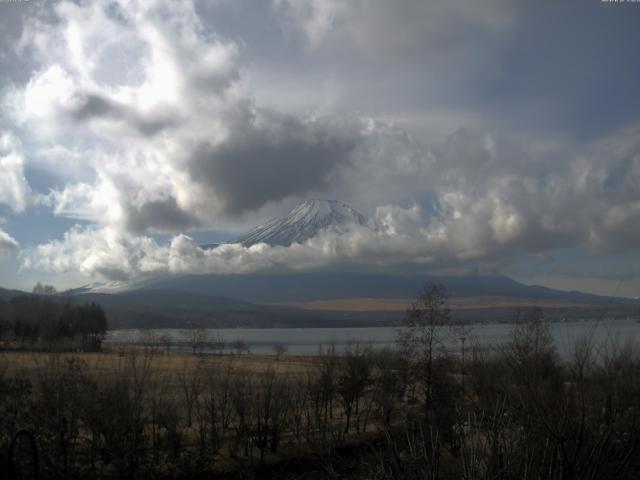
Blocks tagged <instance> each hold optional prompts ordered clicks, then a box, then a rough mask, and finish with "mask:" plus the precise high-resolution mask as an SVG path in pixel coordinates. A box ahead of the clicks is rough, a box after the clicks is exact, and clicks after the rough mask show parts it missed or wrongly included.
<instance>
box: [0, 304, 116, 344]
mask: <svg viewBox="0 0 640 480" xmlns="http://www.w3.org/2000/svg"><path fill="white" fill-rule="evenodd" d="M106 331H107V317H106V314H105V312H104V310H103V309H102V307H101V306H100V305H98V304H96V303H94V302H90V303H84V304H75V303H73V302H72V300H71V299H69V298H59V297H55V296H53V295H52V294H46V295H45V294H41V295H35V294H34V295H25V296H18V297H13V298H11V299H10V300H9V301H3V300H2V299H0V341H2V342H3V343H4V344H5V346H7V345H8V346H19V347H22V348H26V347H31V348H36V347H41V348H47V347H51V346H56V345H57V346H63V345H67V346H72V347H74V348H75V349H81V350H83V351H88V350H90V351H95V350H99V349H100V347H101V344H102V340H103V339H104V335H105V333H106Z"/></svg>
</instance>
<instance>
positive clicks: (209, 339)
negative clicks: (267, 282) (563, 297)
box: [106, 319, 640, 357]
mask: <svg viewBox="0 0 640 480" xmlns="http://www.w3.org/2000/svg"><path fill="white" fill-rule="evenodd" d="M465 329H466V332H464V333H461V332H459V331H451V330H449V329H446V330H443V331H442V332H441V333H442V336H443V337H446V341H445V342H444V343H445V345H446V347H447V348H448V349H450V350H451V351H452V352H458V351H460V348H461V345H462V342H461V339H460V337H462V336H463V335H464V337H465V346H466V348H470V347H471V346H472V345H480V346H482V347H491V346H499V345H500V344H503V343H505V342H506V341H508V339H509V337H510V334H511V332H512V329H513V325H512V324H505V323H501V324H481V325H469V326H466V327H465ZM396 334H397V329H396V328H395V327H362V328H273V329H252V328H246V329H244V328H234V329H224V328H223V329H204V330H200V331H198V332H197V333H196V332H194V330H189V329H149V330H137V329H126V330H124V329H123V330H112V331H110V332H109V333H108V335H107V338H106V343H107V344H109V345H131V344H161V343H162V342H165V343H166V342H167V341H169V342H170V343H171V345H172V347H171V348H173V349H177V350H189V349H190V348H191V345H192V341H193V340H192V339H193V338H194V335H197V336H198V337H199V341H200V342H201V343H203V344H205V345H206V344H207V343H209V344H213V343H214V342H216V341H217V340H222V341H224V344H225V345H226V349H227V350H231V349H233V344H234V343H236V342H238V341H241V342H243V343H244V344H245V345H246V347H247V348H248V349H249V350H250V351H251V352H252V353H257V354H272V353H273V352H274V347H275V346H276V345H282V346H284V347H285V348H286V351H287V353H290V354H298V355H313V354H317V353H318V351H319V349H320V348H321V347H325V348H326V347H328V346H330V345H335V347H336V350H338V351H343V350H344V349H345V348H348V346H349V345H350V344H353V343H360V344H365V345H369V346H371V347H372V348H386V347H392V346H393V345H394V342H395V339H396ZM551 335H552V337H553V339H554V341H555V343H556V347H557V349H558V351H559V353H560V354H561V355H562V356H563V357H568V356H570V355H571V353H572V352H573V348H574V345H575V344H576V342H577V341H579V340H581V339H583V338H585V336H586V335H590V336H592V337H593V339H594V340H595V343H596V345H603V344H604V343H605V342H608V343H609V344H611V343H617V344H619V345H622V344H624V343H626V342H634V343H635V342H637V341H638V340H640V323H638V322H637V321H636V320H634V319H628V320H608V321H600V322H595V321H584V322H563V323H552V324H551ZM161 339H162V340H161ZM206 350H207V347H205V348H204V351H206Z"/></svg>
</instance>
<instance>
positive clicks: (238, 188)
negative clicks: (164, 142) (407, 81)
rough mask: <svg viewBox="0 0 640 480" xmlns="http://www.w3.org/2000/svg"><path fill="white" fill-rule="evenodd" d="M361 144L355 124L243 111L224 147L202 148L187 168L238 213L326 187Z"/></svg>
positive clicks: (224, 207)
mask: <svg viewBox="0 0 640 480" xmlns="http://www.w3.org/2000/svg"><path fill="white" fill-rule="evenodd" d="M340 127H346V128H340ZM359 141H360V133H359V130H358V128H357V124H352V125H350V124H349V123H348V122H337V125H334V126H332V125H329V124H328V123H324V122H321V121H309V122H303V121H301V120H300V119H298V118H296V117H293V116H290V115H278V114H275V113H273V112H266V111H261V112H259V114H258V115H257V116H254V115H253V114H249V113H246V114H243V115H242V118H241V119H240V120H238V121H236V122H234V123H233V124H232V126H231V128H230V132H229V137H228V138H227V139H226V140H225V141H224V142H223V143H222V144H220V145H215V146H213V145H210V144H207V143H203V144H201V145H200V146H199V147H198V148H197V149H196V151H195V152H194V154H193V157H192V159H191V162H190V166H189V170H190V174H191V176H192V178H193V180H194V181H196V182H199V183H201V184H204V185H208V186H211V187H213V190H214V192H215V195H216V197H217V198H218V199H219V201H220V203H221V205H222V210H223V211H224V212H225V213H226V214H228V215H238V214H242V213H245V212H248V211H253V210H257V209H259V208H260V207H262V206H263V205H265V204H266V203H268V202H273V201H278V200H282V199H284V198H287V197H289V196H293V195H304V194H305V193H307V192H309V191H310V190H314V189H323V188H326V187H327V186H328V185H329V184H330V183H331V182H332V180H334V179H335V177H336V172H337V169H338V168H339V167H341V166H346V165H348V164H349V162H350V154H351V152H352V151H353V150H354V148H355V147H356V145H357V144H358V142H359Z"/></svg>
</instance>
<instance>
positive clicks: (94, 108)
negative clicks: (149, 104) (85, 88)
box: [70, 94, 174, 136]
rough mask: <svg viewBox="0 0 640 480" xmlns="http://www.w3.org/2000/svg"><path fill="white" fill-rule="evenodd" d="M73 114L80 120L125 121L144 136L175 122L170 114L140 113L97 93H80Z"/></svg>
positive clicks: (153, 133) (71, 112)
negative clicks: (104, 119) (105, 119)
mask: <svg viewBox="0 0 640 480" xmlns="http://www.w3.org/2000/svg"><path fill="white" fill-rule="evenodd" d="M75 103H76V105H75V106H74V108H72V109H71V110H70V114H71V116H72V117H73V118H74V119H75V120H76V121H79V122H82V121H86V120H90V119H92V118H108V119H111V120H116V121H120V122H124V123H125V124H126V125H128V126H129V127H130V128H133V129H135V130H136V131H137V132H138V133H140V134H141V135H144V136H153V135H155V134H156V133H158V132H160V131H161V130H163V129H165V128H167V127H170V126H172V125H173V124H174V120H173V119H171V118H170V117H169V116H168V115H162V114H156V115H153V116H152V115H146V116H143V115H140V114H138V113H137V112H135V111H134V110H133V109H131V108H129V107H127V106H126V105H122V104H120V103H117V102H114V101H113V100H110V99H108V98H106V97H103V96H101V95H97V94H78V95H77V97H76V102H75Z"/></svg>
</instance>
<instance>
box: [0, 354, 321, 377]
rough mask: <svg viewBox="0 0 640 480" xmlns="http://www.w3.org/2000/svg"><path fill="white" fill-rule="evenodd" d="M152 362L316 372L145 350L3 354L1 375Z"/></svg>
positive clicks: (307, 364)
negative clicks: (58, 367) (56, 366)
mask: <svg viewBox="0 0 640 480" xmlns="http://www.w3.org/2000/svg"><path fill="white" fill-rule="evenodd" d="M132 353H138V355H136V358H138V359H139V361H143V360H144V359H145V358H146V359H148V361H149V362H150V365H151V368H152V370H153V371H155V372H162V373H163V374H169V375H171V374H178V373H180V372H183V371H193V370H196V369H197V367H199V366H202V365H203V364H205V365H207V366H210V367H213V366H216V365H220V366H221V367H223V366H226V365H227V364H228V363H229V362H232V363H233V367H234V370H235V371H236V372H247V373H263V372H266V371H267V370H272V371H275V372H276V373H286V374H290V375H296V374H304V373H306V372H308V371H309V370H310V369H313V368H315V364H314V357H306V356H291V355H287V356H283V357H282V358H280V359H277V358H276V357H275V356H274V355H253V354H248V355H224V356H221V355H206V356H205V355H193V354H190V353H179V352H164V351H160V350H155V351H151V350H149V349H144V348H135V347H126V348H107V349H105V350H104V351H103V352H100V353H84V352H78V353H75V352H74V353H49V352H23V351H14V352H1V353H0V371H2V372H4V373H6V374H8V375H15V374H24V375H27V376H30V375H35V374H36V373H37V372H38V371H40V370H41V369H42V368H43V367H46V366H47V365H51V364H54V363H55V364H65V363H68V362H72V361H75V362H78V361H79V362H80V363H82V364H83V365H85V366H86V367H87V368H88V370H89V371H90V372H92V373H94V374H96V375H98V374H107V373H114V372H118V371H123V370H125V369H126V368H128V367H129V366H130V363H131V358H132V356H131V355H130V354H132Z"/></svg>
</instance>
